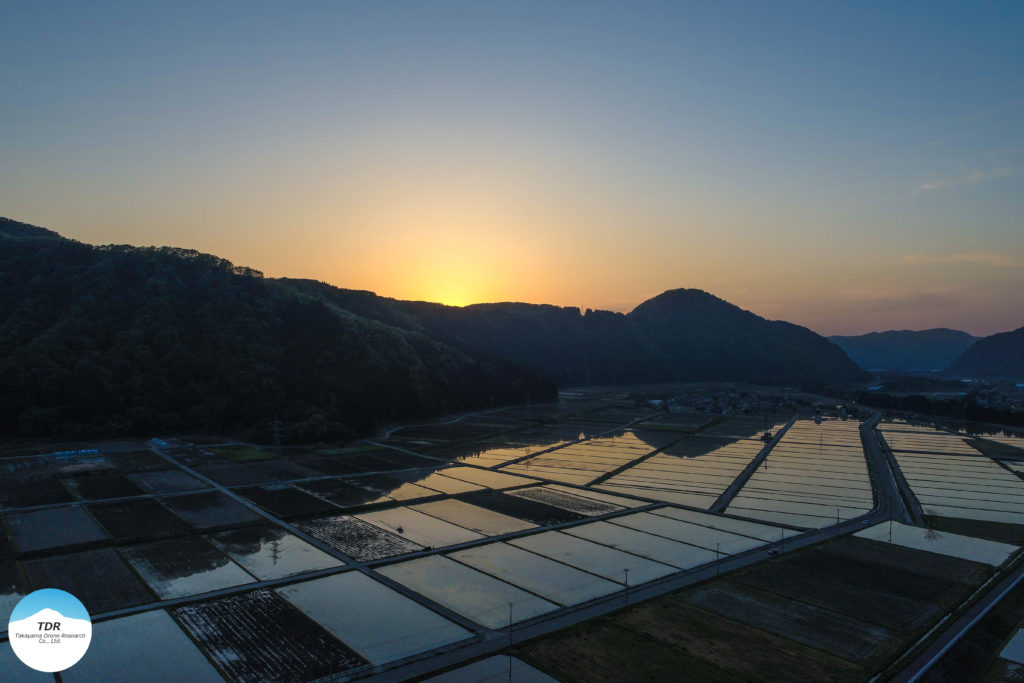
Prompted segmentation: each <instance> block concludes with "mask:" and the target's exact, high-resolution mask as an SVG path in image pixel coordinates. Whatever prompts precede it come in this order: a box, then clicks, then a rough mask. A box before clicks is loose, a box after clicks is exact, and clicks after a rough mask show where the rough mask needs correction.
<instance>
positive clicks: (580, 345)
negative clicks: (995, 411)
mask: <svg viewBox="0 0 1024 683" xmlns="http://www.w3.org/2000/svg"><path fill="white" fill-rule="evenodd" d="M286 282H288V283H289V284H290V285H291V286H293V287H294V288H295V289H296V291H300V292H303V293H307V294H309V295H310V296H314V297H317V298H320V299H321V300H323V301H325V302H328V303H330V304H331V305H334V306H338V307H340V308H343V309H346V310H350V311H353V312H356V313H358V314H359V315H363V316H366V317H368V318H372V319H375V320H379V321H382V322H386V323H388V324H389V325H396V326H399V327H402V328H404V329H408V330H416V331H421V332H424V333H425V334H427V335H429V336H430V337H432V338H434V339H439V340H442V341H444V342H446V343H449V344H452V345H454V346H458V347H459V348H463V349H467V350H470V351H481V352H486V353H491V354H495V355H498V356H501V357H503V358H509V359H511V360H514V361H516V362H518V363H522V364H524V365H528V366H530V367H534V368H537V369H539V370H541V371H543V372H544V373H546V374H548V375H550V376H551V377H553V378H554V379H556V380H557V381H558V383H559V384H561V385H563V386H573V385H590V384H624V383H647V382H685V381H749V382H755V383H759V384H776V385H785V384H791V385H793V386H798V387H800V388H804V389H811V390H819V389H821V388H823V387H825V386H830V385H833V384H841V383H844V382H859V381H865V380H867V379H868V378H869V375H868V374H867V373H866V372H864V371H863V370H861V369H860V368H859V367H857V365H856V364H854V363H853V361H851V360H850V359H849V358H848V357H847V356H846V354H845V353H844V352H843V351H842V349H840V348H839V347H837V346H836V345H834V344H832V343H830V342H829V341H828V340H827V339H825V338H824V337H821V336H820V335H818V334H815V333H814V332H812V331H811V330H808V329H807V328H804V327H800V326H798V325H793V324H791V323H787V322H782V321H770V320H765V319H764V318H761V317H760V316H757V315H755V314H753V313H751V312H749V311H745V310H743V309H741V308H739V307H738V306H734V305H733V304H730V303H729V302H727V301H723V300H722V299H719V298H718V297H715V296H713V295H711V294H708V293H707V292H703V291H700V290H696V289H679V290H672V291H668V292H665V293H663V294H660V295H658V296H656V297H654V298H652V299H650V300H648V301H646V302H644V303H642V304H640V305H639V306H637V307H636V309H634V310H633V311H632V312H630V313H628V314H623V313H613V312H611V311H593V310H587V311H585V312H581V311H580V310H579V309H577V308H562V307H558V306H548V305H539V304H524V303H499V304H478V305H474V306H465V307H461V308H458V307H452V306H442V305H440V304H432V303H425V302H412V301H398V300H394V299H387V298H384V297H378V296H376V295H374V294H372V293H371V292H362V291H354V290H346V289H338V288H336V287H331V286H329V285H325V284H323V283H319V282H313V281H309V280H287V281H286Z"/></svg>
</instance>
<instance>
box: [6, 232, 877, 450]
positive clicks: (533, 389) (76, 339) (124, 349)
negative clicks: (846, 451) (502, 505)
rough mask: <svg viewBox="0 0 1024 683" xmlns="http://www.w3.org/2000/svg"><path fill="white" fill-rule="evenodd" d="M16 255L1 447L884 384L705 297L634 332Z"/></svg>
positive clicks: (208, 263)
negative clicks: (597, 389)
mask: <svg viewBox="0 0 1024 683" xmlns="http://www.w3.org/2000/svg"><path fill="white" fill-rule="evenodd" d="M0 239H2V240H3V244H4V248H3V249H2V250H0V292H3V294H4V296H3V297H2V298H0V374H3V376H4V377H5V378H8V380H9V381H7V382H5V383H4V386H3V387H0V433H27V434H39V433H47V434H49V433H62V432H75V433H82V432H85V433H97V432H103V433H109V432H118V433H125V432H126V433H133V434H135V433H139V434H150V433H155V432H161V431H162V432H179V433H180V432H181V431H185V430H203V429H205V430H216V431H234V430H239V429H251V428H254V427H255V426H256V425H261V424H262V425H264V426H265V425H266V424H269V422H270V421H271V420H272V419H274V418H275V417H276V416H280V417H281V418H282V419H285V420H286V421H287V422H288V424H290V425H292V426H293V429H294V431H295V436H296V438H301V439H306V440H309V439H318V438H336V437H340V436H345V435H352V434H364V433H371V432H372V431H373V430H374V429H376V427H377V425H379V424H381V423H382V422H383V421H388V420H397V419H409V418H419V417H426V416H431V415H437V414H443V413H446V412H455V411H459V410H467V409H474V408H482V407H490V406H494V405H503V404H510V403H522V402H524V401H525V400H526V399H527V398H528V397H529V398H531V399H532V400H534V401H538V402H540V401H549V400H554V398H555V387H556V385H562V386H566V385H574V384H575V385H582V384H591V383H594V384H606V383H607V384H621V383H634V382H651V381H677V380H749V381H752V382H759V383H766V384H794V385H802V386H817V387H821V386H826V385H830V384H834V383H844V382H857V381H862V380H864V379H866V378H867V375H866V373H864V372H863V371H861V370H860V369H859V368H857V367H856V365H855V364H854V363H853V362H852V361H850V360H849V359H848V358H847V357H846V355H845V354H844V353H843V352H842V351H841V350H840V349H839V348H838V347H836V346H835V345H833V344H831V343H830V342H828V341H827V340H825V339H824V338H823V337H820V336H819V335H817V334H815V333H814V332H812V331H810V330H808V329H806V328H803V327H800V326H797V325H793V324H791V323H786V322H784V321H769V320H766V319H764V318H761V317H760V316H757V315H755V314H753V313H751V312H749V311H745V310H743V309H741V308H739V307H738V306H735V305H734V304H731V303H729V302H726V301H724V300H722V299H719V298H718V297H715V296H714V295H712V294H709V293H707V292H703V291H701V290H694V289H677V290H669V291H667V292H664V293H662V294H660V295H658V296H656V297H652V298H651V299H649V300H648V301H645V302H643V303H641V304H640V305H638V306H637V307H636V308H634V310H633V311H630V312H629V313H628V314H624V313H615V312H611V311H595V310H589V309H588V310H586V311H581V310H580V309H578V308H571V307H558V306H552V305H548V304H527V303H515V302H513V303H498V304H474V305H471V306H466V307H451V306H445V305H442V304H435V303H430V302H417V301H402V300H397V299H389V298H386V297H380V296H377V295H376V294H374V293H372V292H367V291H365V290H346V289H341V288H337V287H334V286H332V285H328V284H326V283H322V282H317V281H314V280H300V279H287V278H282V279H275V278H265V277H263V275H262V273H260V272H259V271H256V270H254V269H251V268H247V267H244V266H236V265H233V264H232V263H230V262H229V261H227V260H225V259H221V258H219V257H217V256H213V255H209V254H203V253H201V252H198V251H194V250H190V249H179V248H171V247H132V246H128V245H106V246H93V245H88V244H84V243H81V242H77V241H74V240H68V239H65V238H63V237H61V236H60V235H58V234H57V233H54V232H52V231H49V230H46V229H45V228H38V227H36V226H29V225H27V224H21V223H18V222H17V221H11V220H9V219H7V220H4V221H2V222H0Z"/></svg>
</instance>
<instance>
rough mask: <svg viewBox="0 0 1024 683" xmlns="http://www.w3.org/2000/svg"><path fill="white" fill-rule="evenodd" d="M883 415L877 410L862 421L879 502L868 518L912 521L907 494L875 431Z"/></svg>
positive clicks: (862, 434)
mask: <svg viewBox="0 0 1024 683" xmlns="http://www.w3.org/2000/svg"><path fill="white" fill-rule="evenodd" d="M881 419H882V416H881V414H880V413H875V414H874V415H872V416H871V418H870V419H868V420H865V421H864V422H861V424H860V441H861V445H862V446H863V448H864V457H865V458H866V459H867V462H868V471H869V472H870V473H871V486H872V488H873V489H874V491H875V502H876V505H875V509H874V510H873V511H872V512H871V514H869V515H868V516H867V518H866V519H867V520H868V521H870V522H872V523H877V522H882V521H885V520H888V519H895V520H898V521H900V522H906V523H908V524H912V523H914V520H913V519H912V518H911V516H910V513H909V512H908V511H907V506H906V505H905V504H904V502H903V496H901V495H900V490H899V486H898V485H897V484H896V478H895V475H894V469H893V466H892V464H891V463H890V462H889V460H888V459H887V458H886V457H885V454H884V453H883V452H882V447H881V445H880V444H879V443H878V437H877V436H876V435H875V427H876V426H877V425H878V422H879V420H881Z"/></svg>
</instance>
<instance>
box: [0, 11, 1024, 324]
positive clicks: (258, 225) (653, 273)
mask: <svg viewBox="0 0 1024 683" xmlns="http://www.w3.org/2000/svg"><path fill="white" fill-rule="evenodd" d="M1022 46H1024V3H1019V2H1001V3H990V2H959V3H948V2H941V1H938V0H931V1H928V2H909V1H908V2H900V3H892V2H849V3H829V2H796V1H793V2H788V1H787V2H729V1H722V2H713V3H707V2H701V3H686V2H664V3H661V2H659V3H655V2H620V3H602V2H585V3H569V2H564V3H563V2H551V1H546V2H529V1H517V2H514V3H495V2H466V3H449V2H409V3H405V2H372V3H350V2H322V3H320V2H298V1H297V2H290V3H279V2H275V3H270V2H259V1H251V2H218V1H215V0H205V1H204V2H197V3H193V2H186V1H183V0H182V1H175V2H167V3H146V2H134V1H133V2H96V3H81V2H74V3H59V2H45V3H44V2H38V1H35V0H33V1H30V2H20V1H12V0H0V92H2V93H3V96H0V215H2V216H7V217H9V218H13V219H16V220H21V221H25V222H29V223H34V224H36V225H42V226H44V227H48V228H50V229H53V230H56V231H57V232H59V233H61V234H62V235H64V236H66V237H70V238H74V239H78V240H81V241H84V242H89V243H94V244H107V243H128V244H134V245H172V246H180V247H188V248H193V249H198V250H200V251H204V252H210V253H214V254H216V255H218V256H221V257H223V258H227V259H229V260H231V261H232V262H234V263H236V264H241V265H247V266H250V267H253V268H256V269H258V270H261V271H263V272H264V273H265V274H266V275H267V276H274V277H281V276H288V277H308V278H314V279H318V280H323V281H325V282H329V283H331V284H333V285H337V286H339V287H346V288H353V289H368V290H372V291H374V292H377V293H378V294H381V295H383V296H389V297H395V298H402V299H422V300H428V301H440V302H442V303H447V304H452V305H465V304H469V303H476V302H488V301H527V302H533V303H551V304H557V305H563V306H578V307H581V308H603V309H612V310H618V311H628V310H630V309H632V308H633V307H634V306H636V305H637V304H639V303H640V302H641V301H643V300H645V299H647V298H650V297H652V296H655V295H656V294H658V293H660V292H662V291H664V290H667V289H674V288H678V287H695V288H699V289H704V290H707V291H709V292H711V293H713V294H715V295H717V296H719V297H722V298H724V299H727V300H729V301H731V302H733V303H735V304H737V305H739V306H742V307H744V308H747V309H749V310H751V311H753V312H755V313H757V314H759V315H763V316H765V317H768V318H772V319H783V320H789V321H792V322H796V323H799V324H802V325H806V326H808V327H810V328H811V329H813V330H815V331H817V332H820V333H822V334H858V333H862V332H868V331H872V330H886V329H927V328H931V327H953V328H958V329H963V330H966V331H968V332H971V333H973V334H978V335H985V334H991V333H995V332H1001V331H1006V330H1010V329H1015V328H1017V327H1020V326H1022V325H1024V47H1022Z"/></svg>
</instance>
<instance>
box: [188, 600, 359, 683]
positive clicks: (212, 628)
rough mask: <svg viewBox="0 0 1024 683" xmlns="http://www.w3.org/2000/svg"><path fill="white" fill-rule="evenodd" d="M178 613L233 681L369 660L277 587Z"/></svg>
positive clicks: (308, 674)
mask: <svg viewBox="0 0 1024 683" xmlns="http://www.w3.org/2000/svg"><path fill="white" fill-rule="evenodd" d="M174 615H175V616H176V617H177V618H178V620H179V621H180V622H181V623H182V624H183V625H184V627H185V628H186V629H187V630H188V631H189V633H190V634H191V635H192V637H193V638H194V639H195V640H196V641H197V642H198V643H199V644H200V645H201V646H202V648H203V649H204V650H206V652H207V654H208V655H209V656H210V658H211V659H212V660H213V661H214V662H216V664H217V666H219V667H220V668H221V669H222V670H223V671H225V672H226V673H227V674H228V676H229V678H230V679H231V680H234V681H240V682H244V683H249V682H250V681H251V682H252V683H256V682H259V681H296V680H298V681H304V680H308V679H311V678H319V677H322V676H326V675H328V674H332V673H338V672H343V671H348V670H350V669H354V668H357V667H360V666H363V665H365V664H366V663H367V661H366V660H365V659H364V658H362V657H360V656H359V655H358V654H356V653H355V652H353V651H352V650H351V649H350V648H348V647H346V646H345V645H343V644H342V643H340V642H339V641H337V640H336V639H335V638H334V637H333V636H331V635H330V634H329V633H328V632H327V631H325V630H324V629H323V628H321V627H320V626H318V625H317V624H315V623H314V622H313V621H312V620H311V619H309V618H308V617H307V616H305V615H304V614H303V613H302V612H301V611H299V609H298V608H296V607H294V606H293V605H291V604H290V603H289V602H288V601H286V600H285V599H283V598H282V597H280V596H279V595H277V594H276V593H274V592H272V591H267V590H260V591H253V592H251V593H242V594H240V595H233V596H231V597H227V598H222V599H220V600H212V601H209V602H200V603H195V604H191V605H186V606H184V607H179V608H177V609H175V610H174Z"/></svg>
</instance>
